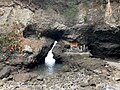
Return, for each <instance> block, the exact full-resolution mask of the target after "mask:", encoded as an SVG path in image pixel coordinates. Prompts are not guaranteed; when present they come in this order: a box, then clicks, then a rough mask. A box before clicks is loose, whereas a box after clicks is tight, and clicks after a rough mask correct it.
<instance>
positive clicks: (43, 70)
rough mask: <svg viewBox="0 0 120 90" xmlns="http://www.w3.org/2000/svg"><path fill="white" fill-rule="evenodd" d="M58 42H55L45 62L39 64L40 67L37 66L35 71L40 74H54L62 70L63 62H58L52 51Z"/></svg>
mask: <svg viewBox="0 0 120 90" xmlns="http://www.w3.org/2000/svg"><path fill="white" fill-rule="evenodd" d="M56 44H57V41H55V42H54V44H53V46H52V48H51V49H50V51H49V52H48V54H47V56H46V57H45V62H44V63H43V64H40V65H38V67H35V69H34V70H33V72H35V73H37V74H40V75H53V74H56V73H59V72H60V71H61V69H62V67H63V64H62V63H57V62H56V60H55V59H54V58H53V56H54V55H53V53H52V50H53V49H54V47H55V45H56Z"/></svg>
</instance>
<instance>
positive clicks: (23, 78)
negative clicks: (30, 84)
mask: <svg viewBox="0 0 120 90" xmlns="http://www.w3.org/2000/svg"><path fill="white" fill-rule="evenodd" d="M13 79H14V80H15V81H17V82H27V81H30V80H31V79H32V78H31V75H30V74H29V73H20V74H16V75H14V76H13Z"/></svg>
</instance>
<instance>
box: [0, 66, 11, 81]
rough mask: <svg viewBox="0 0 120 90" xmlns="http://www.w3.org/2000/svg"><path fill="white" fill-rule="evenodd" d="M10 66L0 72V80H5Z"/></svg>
mask: <svg viewBox="0 0 120 90" xmlns="http://www.w3.org/2000/svg"><path fill="white" fill-rule="evenodd" d="M10 71H11V69H10V66H6V67H4V68H3V69H2V70H1V71H0V78H1V79H2V78H6V77H8V76H9V75H10Z"/></svg>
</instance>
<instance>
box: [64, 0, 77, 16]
mask: <svg viewBox="0 0 120 90" xmlns="http://www.w3.org/2000/svg"><path fill="white" fill-rule="evenodd" d="M67 6H68V7H67V8H66V9H65V12H64V15H65V17H66V18H74V17H75V16H76V14H77V6H76V5H75V2H74V0H69V1H68V2H67Z"/></svg>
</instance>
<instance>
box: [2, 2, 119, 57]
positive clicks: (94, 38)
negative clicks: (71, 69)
mask: <svg viewBox="0 0 120 90" xmlns="http://www.w3.org/2000/svg"><path fill="white" fill-rule="evenodd" d="M0 20H1V21H0V35H1V36H5V35H6V36H8V35H9V33H11V32H14V34H15V36H16V35H17V36H16V37H17V40H16V39H15V42H16V41H17V44H19V45H20V48H21V49H22V50H21V51H22V53H23V52H24V50H25V52H26V51H27V52H32V54H33V55H32V56H36V55H38V56H39V57H42V55H44V57H45V56H46V55H47V53H48V51H49V49H50V48H51V46H52V44H53V41H54V40H55V38H56V37H57V36H58V34H56V32H57V31H64V33H62V34H61V36H58V37H59V40H58V39H56V40H58V41H59V43H61V42H63V40H65V41H69V40H76V41H77V42H78V43H79V44H81V43H82V44H85V45H87V46H88V48H89V50H91V53H92V54H93V55H95V56H100V57H101V56H107V57H108V56H111V55H113V56H118V55H119V30H120V28H119V27H120V1H119V0H110V1H109V0H89V1H88V0H1V1H0ZM27 30H28V31H27ZM53 30H54V31H55V30H56V32H55V33H54V31H53ZM48 31H49V32H53V33H54V34H53V33H52V35H50V33H49V32H48ZM45 32H48V34H47V35H43V33H45ZM27 35H28V36H27ZM49 35H50V37H49ZM53 35H54V36H55V37H52V38H51V36H53ZM69 36H71V38H70V39H69ZM11 37H13V36H11ZM53 39H54V40H53ZM7 40H8V41H9V37H8V39H7ZM0 42H1V43H2V45H3V39H2V38H1V40H0ZM13 42H14V41H13ZM1 43H0V44H1ZM21 43H22V44H21ZM46 43H49V45H47V44H46ZM8 44H9V43H8ZM13 44H14V43H12V45H13ZM2 45H1V46H2ZM26 46H27V48H26ZM58 46H59V45H58ZM5 47H7V45H6V46H5ZM5 47H4V48H3V47H0V48H1V50H3V51H6V50H5ZM44 47H46V48H44ZM61 47H64V45H63V44H62V46H61ZM61 47H60V48H61ZM31 49H32V50H31ZM54 50H55V49H54ZM60 50H63V51H64V48H61V49H60ZM58 51H59V50H58ZM58 51H57V52H58ZM41 52H42V53H41ZM53 52H54V51H53ZM60 52H61V53H62V51H60ZM61 53H56V55H57V56H60V54H61ZM54 54H55V52H54ZM58 58H60V57H58ZM42 59H43V58H42Z"/></svg>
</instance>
